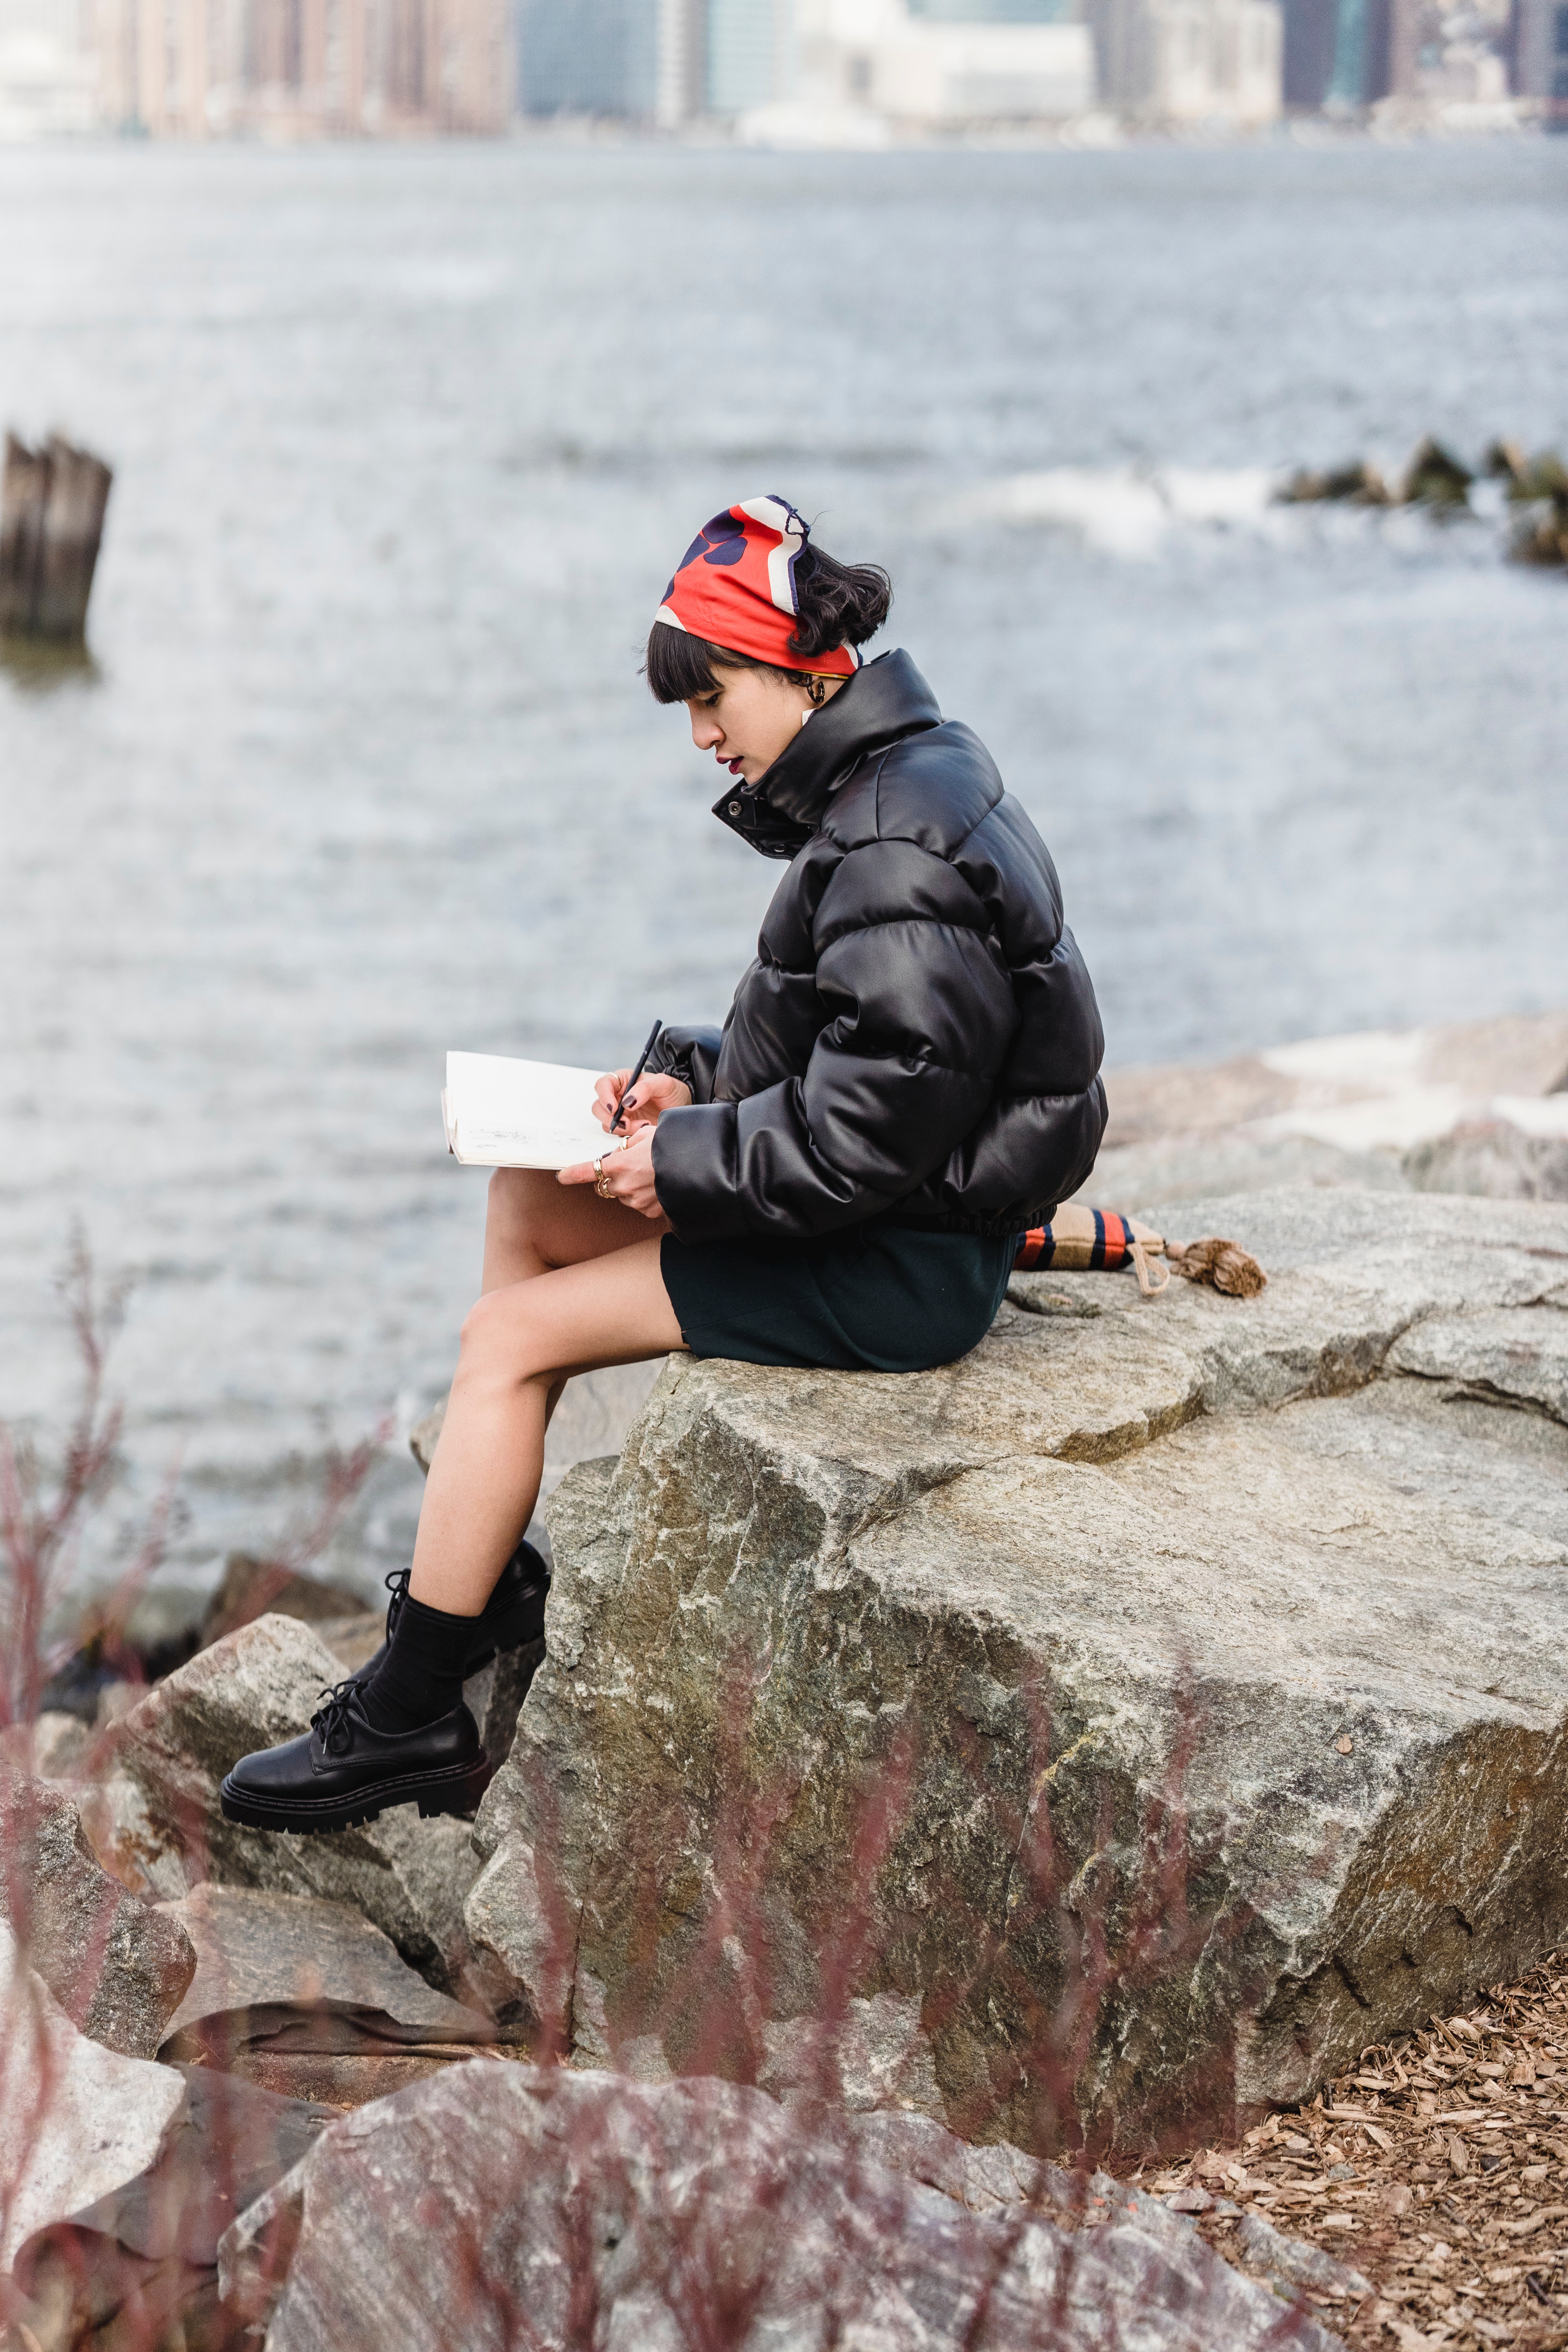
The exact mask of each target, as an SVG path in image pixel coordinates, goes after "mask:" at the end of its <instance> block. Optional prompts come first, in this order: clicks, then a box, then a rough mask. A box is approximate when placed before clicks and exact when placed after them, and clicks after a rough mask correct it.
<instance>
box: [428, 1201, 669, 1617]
mask: <svg viewBox="0 0 1568 2352" xmlns="http://www.w3.org/2000/svg"><path fill="white" fill-rule="evenodd" d="M505 1172H506V1173H508V1174H509V1175H518V1174H527V1173H530V1172H531V1171H505ZM546 1187H548V1191H546V1190H545V1188H546ZM497 1190H498V1188H494V1187H492V1193H491V1223H490V1225H489V1227H488V1228H487V1233H486V1245H485V1279H486V1288H485V1292H484V1295H483V1297H481V1298H480V1299H479V1301H478V1303H477V1305H476V1306H475V1307H474V1308H473V1310H472V1311H471V1313H470V1314H469V1316H468V1320H467V1321H466V1322H465V1324H464V1326H463V1340H462V1349H461V1353H460V1354H459V1357H458V1371H457V1377H456V1378H455V1380H454V1381H453V1382H452V1392H451V1396H450V1398H449V1400H448V1402H447V1418H446V1421H445V1423H444V1424H443V1426H442V1430H441V1437H440V1443H439V1444H438V1445H437V1449H436V1458H435V1461H434V1462H433V1463H432V1465H431V1467H430V1475H429V1478H428V1480H427V1482H426V1488H425V1503H424V1508H423V1509H422V1511H421V1512H420V1515H419V1534H418V1538H417V1540H416V1544H415V1548H414V1574H413V1577H412V1580H411V1581H410V1584H409V1591H410V1592H411V1593H412V1595H413V1597H414V1598H415V1599H416V1601H425V1602H426V1603H427V1604H428V1605H429V1606H430V1607H432V1608H435V1609H443V1610H447V1611H448V1612H450V1613H451V1614H453V1615H455V1616H459V1617H477V1616H478V1615H479V1612H480V1610H481V1609H482V1608H483V1607H484V1605H485V1602H486V1601H487V1600H488V1599H489V1594H490V1590H491V1588H492V1586H493V1585H494V1583H495V1580H496V1578H497V1577H498V1576H499V1575H500V1571H501V1570H502V1568H503V1567H504V1566H505V1564H506V1561H507V1559H508V1558H509V1557H510V1553H511V1551H512V1549H513V1548H514V1546H515V1545H516V1542H517V1539H518V1536H519V1534H520V1532H521V1529H522V1528H524V1527H526V1526H527V1524H528V1521H529V1519H530V1517H531V1516H532V1512H533V1507H534V1504H535V1502H536V1501H537V1499H538V1496H539V1485H540V1480H541V1477H542V1475H543V1468H544V1431H545V1425H546V1423H547V1421H548V1418H549V1411H550V1406H551V1402H552V1392H553V1394H554V1395H559V1393H560V1391H561V1388H562V1387H563V1384H564V1381H565V1379H566V1378H567V1376H569V1375H570V1374H571V1373H573V1372H584V1371H592V1370H596V1369H597V1368H598V1367H599V1366H601V1365H605V1364H634V1363H640V1362H643V1361H645V1360H647V1358H648V1357H650V1356H663V1355H667V1354H668V1353H669V1352H670V1350H671V1349H679V1348H680V1347H682V1346H683V1345H684V1342H683V1341H682V1339H681V1336H680V1327H679V1324H678V1323H677V1321H676V1319H675V1310H674V1308H673V1307H671V1306H670V1303H669V1297H668V1293H667V1291H666V1289H665V1287H664V1282H663V1278H662V1276H660V1273H659V1269H658V1227H654V1228H653V1229H652V1230H651V1231H650V1227H649V1221H648V1220H647V1218H646V1217H641V1216H638V1215H637V1213H636V1211H634V1210H629V1209H622V1208H620V1207H618V1206H617V1205H616V1203H615V1202H605V1201H600V1200H599V1199H598V1197H597V1195H596V1194H595V1193H593V1192H586V1191H585V1190H584V1189H583V1188H581V1187H566V1186H563V1185H558V1184H556V1182H555V1181H554V1179H553V1177H552V1176H549V1175H545V1176H544V1177H543V1178H542V1179H541V1180H540V1181H538V1182H537V1183H536V1184H533V1185H529V1186H509V1187H506V1188H504V1189H502V1198H501V1202H500V1207H499V1209H498V1206H497ZM552 1195H553V1198H552V1197H551V1196H552ZM600 1213H602V1214H600ZM509 1274H510V1276H511V1279H510V1280H508V1279H506V1278H505V1277H506V1276H507V1275H509ZM492 1276H494V1277H495V1278H494V1280H493V1282H492Z"/></svg>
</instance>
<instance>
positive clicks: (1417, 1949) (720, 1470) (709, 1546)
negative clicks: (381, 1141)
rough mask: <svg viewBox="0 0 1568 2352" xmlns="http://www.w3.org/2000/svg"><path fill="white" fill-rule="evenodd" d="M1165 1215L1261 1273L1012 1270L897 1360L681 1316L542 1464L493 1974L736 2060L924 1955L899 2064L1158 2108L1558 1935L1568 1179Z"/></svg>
mask: <svg viewBox="0 0 1568 2352" xmlns="http://www.w3.org/2000/svg"><path fill="white" fill-rule="evenodd" d="M1130 1205H1136V1204H1130ZM1152 1213H1156V1214H1157V1213H1158V1210H1157V1204H1156V1205H1155V1208H1154V1209H1153V1211H1152ZM1181 1229H1182V1230H1184V1231H1185V1232H1188V1233H1197V1232H1205V1231H1207V1232H1218V1233H1224V1234H1231V1235H1233V1236H1234V1237H1235V1238H1236V1239H1237V1240H1238V1241H1240V1242H1241V1243H1242V1244H1244V1245H1245V1246H1247V1248H1249V1249H1251V1250H1253V1251H1254V1252H1255V1253H1256V1254H1257V1255H1258V1257H1259V1258H1260V1259H1261V1260H1262V1262H1263V1264H1264V1265H1265V1266H1266V1267H1267V1268H1268V1273H1269V1276H1270V1280H1269V1285H1268V1289H1267V1290H1266V1291H1265V1292H1264V1293H1263V1294H1262V1296H1261V1297H1257V1298H1254V1299H1250V1300H1246V1301H1238V1300H1228V1299H1225V1298H1221V1297H1215V1295H1213V1294H1212V1293H1207V1292H1203V1291H1199V1290H1197V1289H1194V1288H1193V1287H1191V1286H1187V1285H1185V1284H1174V1285H1173V1286H1171V1289H1170V1291H1169V1292H1168V1293H1167V1294H1166V1295H1165V1296H1164V1297H1163V1298H1162V1299H1160V1300H1158V1301H1144V1300H1142V1299H1140V1298H1139V1297H1138V1296H1137V1293H1136V1291H1135V1290H1134V1288H1133V1286H1132V1285H1131V1281H1130V1280H1129V1279H1127V1278H1126V1277H1124V1276H1096V1275H1080V1276H1056V1275H1050V1276H1026V1277H1024V1278H1022V1279H1019V1280H1016V1281H1015V1283H1014V1285H1013V1287H1012V1289H1011V1291H1010V1293H1009V1303H1008V1305H1007V1306H1006V1307H1005V1308H1004V1309H1003V1312H1002V1313H1001V1315H1000V1316H999V1318H998V1319H997V1323H996V1326H995V1328H994V1330H993V1332H992V1333H991V1335H990V1336H989V1337H988V1339H986V1340H985V1341H984V1343H983V1344H982V1346H981V1347H980V1348H978V1349H975V1351H974V1352H973V1354H972V1355H971V1356H969V1357H967V1358H966V1359H964V1360H963V1361H962V1362H961V1363H958V1364H955V1365H952V1366H950V1367H948V1368H946V1369H944V1370H941V1371H936V1372H932V1373H929V1374H922V1375H918V1376H913V1377H910V1378H905V1379H894V1378H881V1377H878V1376H873V1375H844V1374H835V1373H815V1372H791V1371H767V1370H758V1369H756V1368H753V1367H749V1366H745V1365H735V1364H728V1363H721V1362H697V1363H693V1362H689V1361H687V1362H680V1361H672V1363H671V1364H670V1366H669V1368H668V1370H667V1371H666V1372H665V1374H664V1376H663V1378H662V1379H661V1381H660V1382H659V1385H658V1389H657V1390H656V1391H655V1393H654V1395H653V1397H652V1399H651V1401H650V1402H649V1405H648V1407H647V1411H646V1412H645V1413H644V1415H643V1417H642V1419H641V1420H640V1421H639V1423H637V1425H636V1427H635V1428H634V1429H633V1431H632V1433H631V1435H630V1438H629V1439H628V1441H627V1444H626V1449H625V1451H624V1453H623V1454H622V1456H621V1459H620V1462H619V1464H618V1465H615V1464H601V1465H584V1466H583V1467H581V1468H579V1469H578V1470H576V1471H575V1472H574V1473H573V1475H571V1476H570V1477H569V1478H568V1479H567V1480H566V1481H565V1482H564V1483H563V1486H562V1488H561V1490H560V1492H559V1494H558V1496H557V1497H556V1499H555V1502H554V1504H553V1506H552V1534H553V1539H554V1545H555V1557H556V1563H557V1579H556V1585H555V1590H554V1591H553V1593H552V1599H551V1615H550V1635H549V1641H550V1654H549V1657H548V1659H547V1661H546V1663H545V1664H544V1666H543V1667H542V1670H541V1672H540V1674H539V1675H538V1677H537V1679H536V1681H535V1683H534V1685H533V1689H532V1691H531V1695H530V1697H529V1702H528V1705H527V1706H526V1708H525V1709H524V1711H523V1714H522V1717H521V1723H520V1727H519V1736H518V1739H517V1742H516V1745H515V1746H514V1748H513V1752H512V1757H511V1759H510V1763H509V1765H508V1766H507V1768H506V1769H504V1770H503V1771H502V1772H501V1773H500V1775H499V1777H498V1779H497V1780H496V1782H495V1784H494V1785H493V1786H492V1789H491V1790H490V1792H489V1796H488V1797H487V1799H486V1801H485V1803H484V1806H483V1807H482V1809H481V1812H480V1817H479V1822H478V1824H477V1825H476V1837H477V1841H478V1843H479V1845H480V1846H481V1848H482V1850H483V1851H484V1852H485V1853H486V1855H487V1857H488V1860H487V1864H486V1868H485V1870H484V1873H483V1874H482V1876H481V1877H480V1878H479V1882H478V1884H477V1885H475V1887H474V1889H473V1892H472V1894H471V1895H470V1897H469V1900H468V1912H467V1916H468V1926H469V1930H470V1933H471V1935H472V1937H473V1939H474V1942H475V1944H476V1946H477V1947H479V1950H480V1952H481V1954H482V1956H483V1958H484V1960H485V1963H486V1965H487V1967H488V1968H489V1970H490V1971H491V1980H492V1988H493V1989H494V1990H497V1992H498V1994H499V1995H501V1996H504V1997H507V1998H510V2000H511V2002H512V2003H513V2005H514V2006H515V2007H516V2009H517V2010H519V2011H526V2012H530V2013H531V2015H532V2017H533V2018H534V2019H535V2020H536V2021H538V2023H539V2025H540V2026H541V2027H542V2030H543V2031H544V2032H546V2033H548V2034H551V2035H553V2036H556V2037H558V2038H559V2039H560V2041H561V2042H563V2043H564V2044H566V2045H568V2046H570V2047H573V2048H574V2049H576V2050H577V2051H578V2052H579V2053H580V2054H581V2057H582V2058H584V2059H589V2060H594V2061H600V2060H602V2059H603V2058H604V2057H605V2056H606V2055H612V2054H613V2055H616V2057H618V2058H621V2059H623V2060H624V2061H625V2062H626V2063H630V2064H632V2065H633V2066H634V2067H635V2069H636V2071H638V2072H640V2073H642V2074H645V2075H647V2076H650V2077H655V2076H657V2075H658V2074H659V2073H660V2072H661V2071H663V2070H666V2069H671V2068H672V2069H674V2070H675V2071H676V2072H678V2073H682V2072H687V2071H698V2072H703V2071H716V2072H722V2073H727V2074H739V2075H741V2076H742V2077H744V2078H746V2079H752V2080H755V2079H756V2078H757V2076H758V2075H759V2074H761V2073H762V2072H763V2070H764V2069H765V2068H766V2067H768V2066H769V2065H771V2064H773V2063H776V2062H777V2056H778V2053H779V2052H780V2050H781V2049H783V2048H785V2047H787V2035H786V2036H785V2040H784V2042H781V2041H780V2032H781V2030H782V2029H786V2028H789V2027H791V2026H792V2025H793V2026H794V2027H795V2029H796V2032H797V2033H798V2032H803V2031H805V2032H808V2031H809V2030H811V2028H812V2023H813V2021H816V2025H817V2026H818V2027H821V2028H822V2029H823V2030H824V2031H825V2032H826V2034H827V2042H826V2046H825V2054H824V2055H823V2058H822V2062H821V2063H823V2064H825V2065H830V2064H831V2063H832V2060H833V2048H832V2043H833V2037H834V2035H835V2033H836V2032H837V2031H838V2027H839V2026H842V2025H843V2024H845V2023H846V2021H851V2020H852V2017H853V2015H854V2012H853V2011H852V2010H851V2009H850V2007H849V2006H848V2004H850V2003H852V2002H855V2001H858V2002H863V2003H866V2004H868V2005H870V2004H875V2003H877V2002H879V2001H882V2000H886V1998H887V1997H889V1996H895V1997H896V2000H897V2004H898V2013H899V2014H900V2016H902V2017H903V2018H904V2019H905V2020H906V2021H908V2020H909V2019H910V2018H911V2017H912V2018H914V2019H915V2020H917V2021H918V2030H916V2031H914V2032H912V2033H910V2035H909V2036H908V2037H907V2041H906V2044H905V2057H904V2059H903V2060H901V2061H900V2064H899V2065H897V2066H895V2067H894V2069H893V2073H892V2074H891V2075H890V2076H889V2075H888V2074H887V2071H886V2068H884V2070H883V2071H884V2089H883V2092H882V2093H881V2094H880V2097H881V2099H882V2103H883V2104H889V2103H893V2102H897V2101H898V2100H900V2099H902V2100H905V2101H907V2102H909V2103H910V2104H916V2105H922V2106H925V2107H927V2108H929V2109H931V2111H933V2112H935V2113H937V2114H938V2115H939V2116H941V2117H942V2119H944V2120H945V2121H947V2122H948V2123H950V2124H952V2126H955V2127H956V2128H957V2129H959V2130H960V2131H961V2132H963V2134H964V2136H965V2137H983V2138H1006V2139H1009V2140H1014V2141H1018V2142H1020V2143H1022V2144H1024V2145H1026V2146H1027V2147H1047V2146H1049V2145H1050V2144H1051V2142H1052V2139H1053V2137H1056V2136H1058V2135H1064V2136H1071V2135H1072V2134H1074V2133H1076V2132H1078V2131H1079V2130H1082V2131H1084V2132H1086V2133H1088V2134H1089V2135H1090V2136H1091V2137H1097V2138H1099V2139H1100V2140H1101V2141H1106V2142H1112V2143H1115V2144H1117V2145H1120V2146H1122V2147H1146V2146H1149V2145H1152V2144H1159V2143H1162V2142H1164V2143H1173V2142H1190V2140H1191V2138H1192V2137H1194V2135H1195V2134H1197V2133H1200V2132H1207V2131H1212V2132H1215V2133H1217V2134H1222V2135H1226V2136H1228V2135H1229V2134H1230V2133H1231V2132H1232V2131H1233V2130H1234V2129H1235V2127H1236V2126H1237V2121H1238V2120H1239V2119H1240V2118H1241V2117H1243V2116H1246V2115H1247V2114H1249V2113H1252V2112H1254V2111H1256V2110H1258V2109H1260V2108H1262V2107H1264V2106H1266V2105H1268V2103H1270V2102H1275V2101H1278V2102H1288V2101H1290V2100H1293V2099H1296V2098H1299V2097H1300V2096H1301V2095H1303V2094H1310V2091H1311V2089H1312V2087H1313V2086H1314V2084H1317V2083H1318V2082H1319V2081H1320V2080H1321V2079H1322V2078H1323V2076H1324V2075H1325V2074H1327V2073H1328V2072H1329V2071H1330V2070H1331V2069H1332V2068H1334V2067H1336V2066H1338V2065H1340V2064H1341V2063H1343V2062H1344V2061H1345V2060H1346V2059H1347V2058H1349V2057H1351V2056H1352V2055H1353V2053H1356V2052H1358V2051H1359V2050H1360V2049H1361V2048H1362V2047H1363V2046H1364V2045H1365V2044H1366V2043H1368V2042H1372V2041H1374V2040H1376V2039H1378V2038H1380V2037H1381V2036H1383V2035H1384V2034H1386V2033H1388V2032H1393V2031H1394V2030H1396V2029H1399V2028H1401V2027H1405V2026H1408V2025H1410V2024H1412V2023H1414V2022H1415V2021H1417V2020H1419V2019H1421V2018H1423V2017H1424V2016H1425V2015H1426V2013H1427V2012H1428V2011H1432V2010H1433V2009H1436V2008H1442V2009H1444V2010H1447V2009H1449V2008H1452V2007H1454V2006H1456V2005H1457V2004H1458V2003H1459V2002H1461V2001H1462V2000H1466V1999H1467V1998H1468V1995H1469V1994H1470V1992H1471V1991H1472V1990H1473V1989H1474V1988H1476V1987H1477V1986H1478V1985H1480V1984H1484V1983H1488V1982H1491V1981H1493V1980H1496V1979H1499V1978H1501V1977H1505V1976H1508V1975H1510V1974H1513V1973H1517V1972H1518V1971H1519V1970H1521V1969H1523V1968H1525V1967H1526V1966H1528V1965H1529V1964H1530V1963H1531V1961H1533V1960H1534V1959H1535V1958H1537V1957H1538V1956H1539V1955H1540V1954H1541V1953H1542V1952H1543V1951H1544V1950H1546V1949H1548V1948H1550V1947H1551V1945H1552V1943H1553V1942H1555V1941H1558V1940H1561V1938H1562V1937H1563V1935H1564V1934H1565V1933H1568V1850H1565V1832H1564V1827H1563V1823H1564V1802H1563V1801H1564V1797H1565V1795H1568V1738H1565V1736H1564V1735H1565V1732H1568V1675H1565V1674H1564V1670H1563V1663H1562V1662H1563V1654H1564V1640H1565V1637H1568V1580H1564V1577H1563V1565H1564V1553H1565V1549H1568V1504H1565V1500H1564V1496H1565V1493H1568V1477H1565V1475H1564V1473H1565V1471H1568V1431H1565V1430H1564V1428H1563V1412H1564V1386H1563V1362H1564V1343H1565V1335H1568V1214H1565V1213H1563V1211H1562V1210H1559V1209H1554V1208H1547V1207H1542V1206H1535V1205H1530V1204H1521V1203H1508V1202H1494V1203H1488V1204H1486V1205H1484V1206H1483V1205H1481V1204H1479V1203H1477V1202H1465V1201H1458V1200H1452V1199H1447V1198H1441V1197H1435V1196H1409V1197H1405V1196H1397V1195H1388V1194H1382V1193H1369V1192H1354V1191H1348V1190H1346V1191H1316V1190H1314V1191H1296V1192H1275V1193H1267V1194H1260V1195H1258V1196H1253V1197H1247V1198H1241V1199H1234V1200H1228V1201H1214V1202H1196V1203H1193V1204H1190V1205H1188V1206H1187V1207H1186V1208H1184V1212H1183V1225H1182V1228H1181ZM880 2013H881V2012H879V2014H880ZM825 2021H826V2022H825ZM835 2021H837V2024H836V2023H835ZM797 2054H798V2053H797ZM900 2068H901V2072H900ZM795 2079H796V2080H798V2079H799V2074H798V2065H797V2069H796V2074H795Z"/></svg>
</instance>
